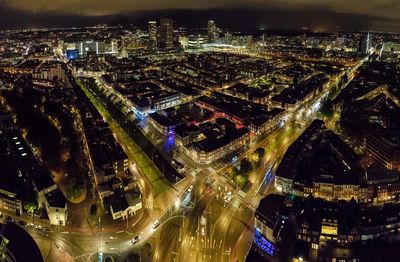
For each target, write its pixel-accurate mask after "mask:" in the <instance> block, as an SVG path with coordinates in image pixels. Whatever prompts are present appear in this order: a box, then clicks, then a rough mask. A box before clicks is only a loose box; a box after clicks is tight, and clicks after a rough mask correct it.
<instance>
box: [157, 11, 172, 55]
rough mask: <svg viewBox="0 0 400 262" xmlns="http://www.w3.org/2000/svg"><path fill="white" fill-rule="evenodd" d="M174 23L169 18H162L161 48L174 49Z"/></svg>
mask: <svg viewBox="0 0 400 262" xmlns="http://www.w3.org/2000/svg"><path fill="white" fill-rule="evenodd" d="M173 34H174V21H173V20H172V19H169V18H162V19H161V20H160V38H159V43H160V48H162V49H172V48H174V38H173V37H174V35H173Z"/></svg>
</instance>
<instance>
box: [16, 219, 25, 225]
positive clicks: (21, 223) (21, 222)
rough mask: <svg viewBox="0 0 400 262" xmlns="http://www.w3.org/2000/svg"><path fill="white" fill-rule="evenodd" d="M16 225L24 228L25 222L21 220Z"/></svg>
mask: <svg viewBox="0 0 400 262" xmlns="http://www.w3.org/2000/svg"><path fill="white" fill-rule="evenodd" d="M18 224H19V225H20V226H26V222H25V221H23V220H20V221H18Z"/></svg>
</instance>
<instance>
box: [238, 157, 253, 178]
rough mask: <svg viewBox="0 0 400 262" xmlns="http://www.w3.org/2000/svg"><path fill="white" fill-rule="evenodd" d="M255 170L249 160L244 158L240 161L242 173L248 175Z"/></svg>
mask: <svg viewBox="0 0 400 262" xmlns="http://www.w3.org/2000/svg"><path fill="white" fill-rule="evenodd" d="M252 170H253V165H252V164H251V162H250V161H249V160H248V159H247V158H243V159H242V160H241V161H240V173H241V174H245V175H247V173H249V172H251V171H252Z"/></svg>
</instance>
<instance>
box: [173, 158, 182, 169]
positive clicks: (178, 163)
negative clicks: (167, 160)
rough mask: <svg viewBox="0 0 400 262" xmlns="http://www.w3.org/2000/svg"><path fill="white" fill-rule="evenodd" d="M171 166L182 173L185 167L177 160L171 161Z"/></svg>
mask: <svg viewBox="0 0 400 262" xmlns="http://www.w3.org/2000/svg"><path fill="white" fill-rule="evenodd" d="M171 164H172V166H173V167H175V168H176V169H177V170H178V171H181V170H182V169H183V168H184V167H185V166H184V165H183V164H182V163H181V162H179V161H178V160H175V159H173V160H172V161H171Z"/></svg>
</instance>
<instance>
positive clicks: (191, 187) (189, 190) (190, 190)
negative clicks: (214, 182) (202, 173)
mask: <svg viewBox="0 0 400 262" xmlns="http://www.w3.org/2000/svg"><path fill="white" fill-rule="evenodd" d="M193 188H194V186H193V185H190V187H189V188H188V190H187V191H188V192H189V193H190V192H192V190H193Z"/></svg>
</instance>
